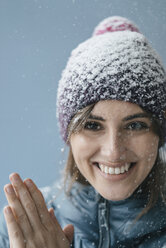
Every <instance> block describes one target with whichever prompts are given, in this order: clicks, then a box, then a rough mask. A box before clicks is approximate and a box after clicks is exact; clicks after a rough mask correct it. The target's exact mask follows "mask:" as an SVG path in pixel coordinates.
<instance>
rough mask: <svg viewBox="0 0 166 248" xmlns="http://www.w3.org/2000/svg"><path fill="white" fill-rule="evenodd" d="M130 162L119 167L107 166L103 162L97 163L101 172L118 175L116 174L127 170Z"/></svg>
mask: <svg viewBox="0 0 166 248" xmlns="http://www.w3.org/2000/svg"><path fill="white" fill-rule="evenodd" d="M130 165H131V163H125V165H122V166H121V167H109V166H105V165H103V164H99V167H100V169H101V171H102V172H104V173H106V174H111V175H118V174H123V173H125V172H126V171H128V170H129V167H130Z"/></svg>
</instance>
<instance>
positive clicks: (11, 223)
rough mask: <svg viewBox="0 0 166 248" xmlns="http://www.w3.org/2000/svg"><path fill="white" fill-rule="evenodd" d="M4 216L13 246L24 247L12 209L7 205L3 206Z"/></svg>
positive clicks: (21, 234)
mask: <svg viewBox="0 0 166 248" xmlns="http://www.w3.org/2000/svg"><path fill="white" fill-rule="evenodd" d="M4 216H5V220H6V224H7V229H8V234H9V239H10V243H12V247H13V248H23V247H25V242H24V237H23V233H22V232H21V229H20V228H19V225H18V224H17V222H16V220H15V217H14V215H13V213H12V210H11V208H10V207H9V206H6V207H5V208H4Z"/></svg>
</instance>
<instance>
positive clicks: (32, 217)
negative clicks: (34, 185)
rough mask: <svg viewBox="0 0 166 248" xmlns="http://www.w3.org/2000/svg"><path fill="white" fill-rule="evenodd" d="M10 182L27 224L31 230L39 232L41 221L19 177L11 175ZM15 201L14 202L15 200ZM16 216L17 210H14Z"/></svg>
mask: <svg viewBox="0 0 166 248" xmlns="http://www.w3.org/2000/svg"><path fill="white" fill-rule="evenodd" d="M9 178H10V180H11V182H12V185H13V188H14V190H15V191H16V193H17V195H18V198H17V201H20V203H21V205H22V207H23V209H24V211H25V214H26V215H27V217H28V220H29V223H30V225H31V227H32V229H33V230H34V231H35V230H39V228H41V221H40V218H39V215H38V212H37V209H36V206H35V203H34V201H33V199H32V197H31V195H30V193H29V191H28V189H27V187H26V186H25V185H24V183H23V181H22V180H21V178H20V176H19V175H18V174H17V173H13V174H11V175H10V177H9ZM15 201H16V200H15ZM16 211H17V215H18V211H19V209H16Z"/></svg>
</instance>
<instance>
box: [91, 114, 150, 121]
mask: <svg viewBox="0 0 166 248" xmlns="http://www.w3.org/2000/svg"><path fill="white" fill-rule="evenodd" d="M136 118H148V119H149V118H150V116H149V114H147V113H136V114H133V115H129V116H126V117H124V118H123V119H122V121H129V120H133V119H136ZM88 119H92V120H98V121H106V120H105V119H104V118H103V117H101V116H98V115H93V114H90V115H89V117H88Z"/></svg>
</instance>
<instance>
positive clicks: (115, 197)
mask: <svg viewBox="0 0 166 248" xmlns="http://www.w3.org/2000/svg"><path fill="white" fill-rule="evenodd" d="M133 192H134V190H133V191H132V192H131V191H130V192H124V193H122V194H120V193H119V192H113V193H110V192H109V193H108V192H99V193H100V195H101V196H102V197H103V198H105V199H106V200H109V201H122V200H125V199H127V198H129V197H130V196H131V195H132V194H133Z"/></svg>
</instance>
